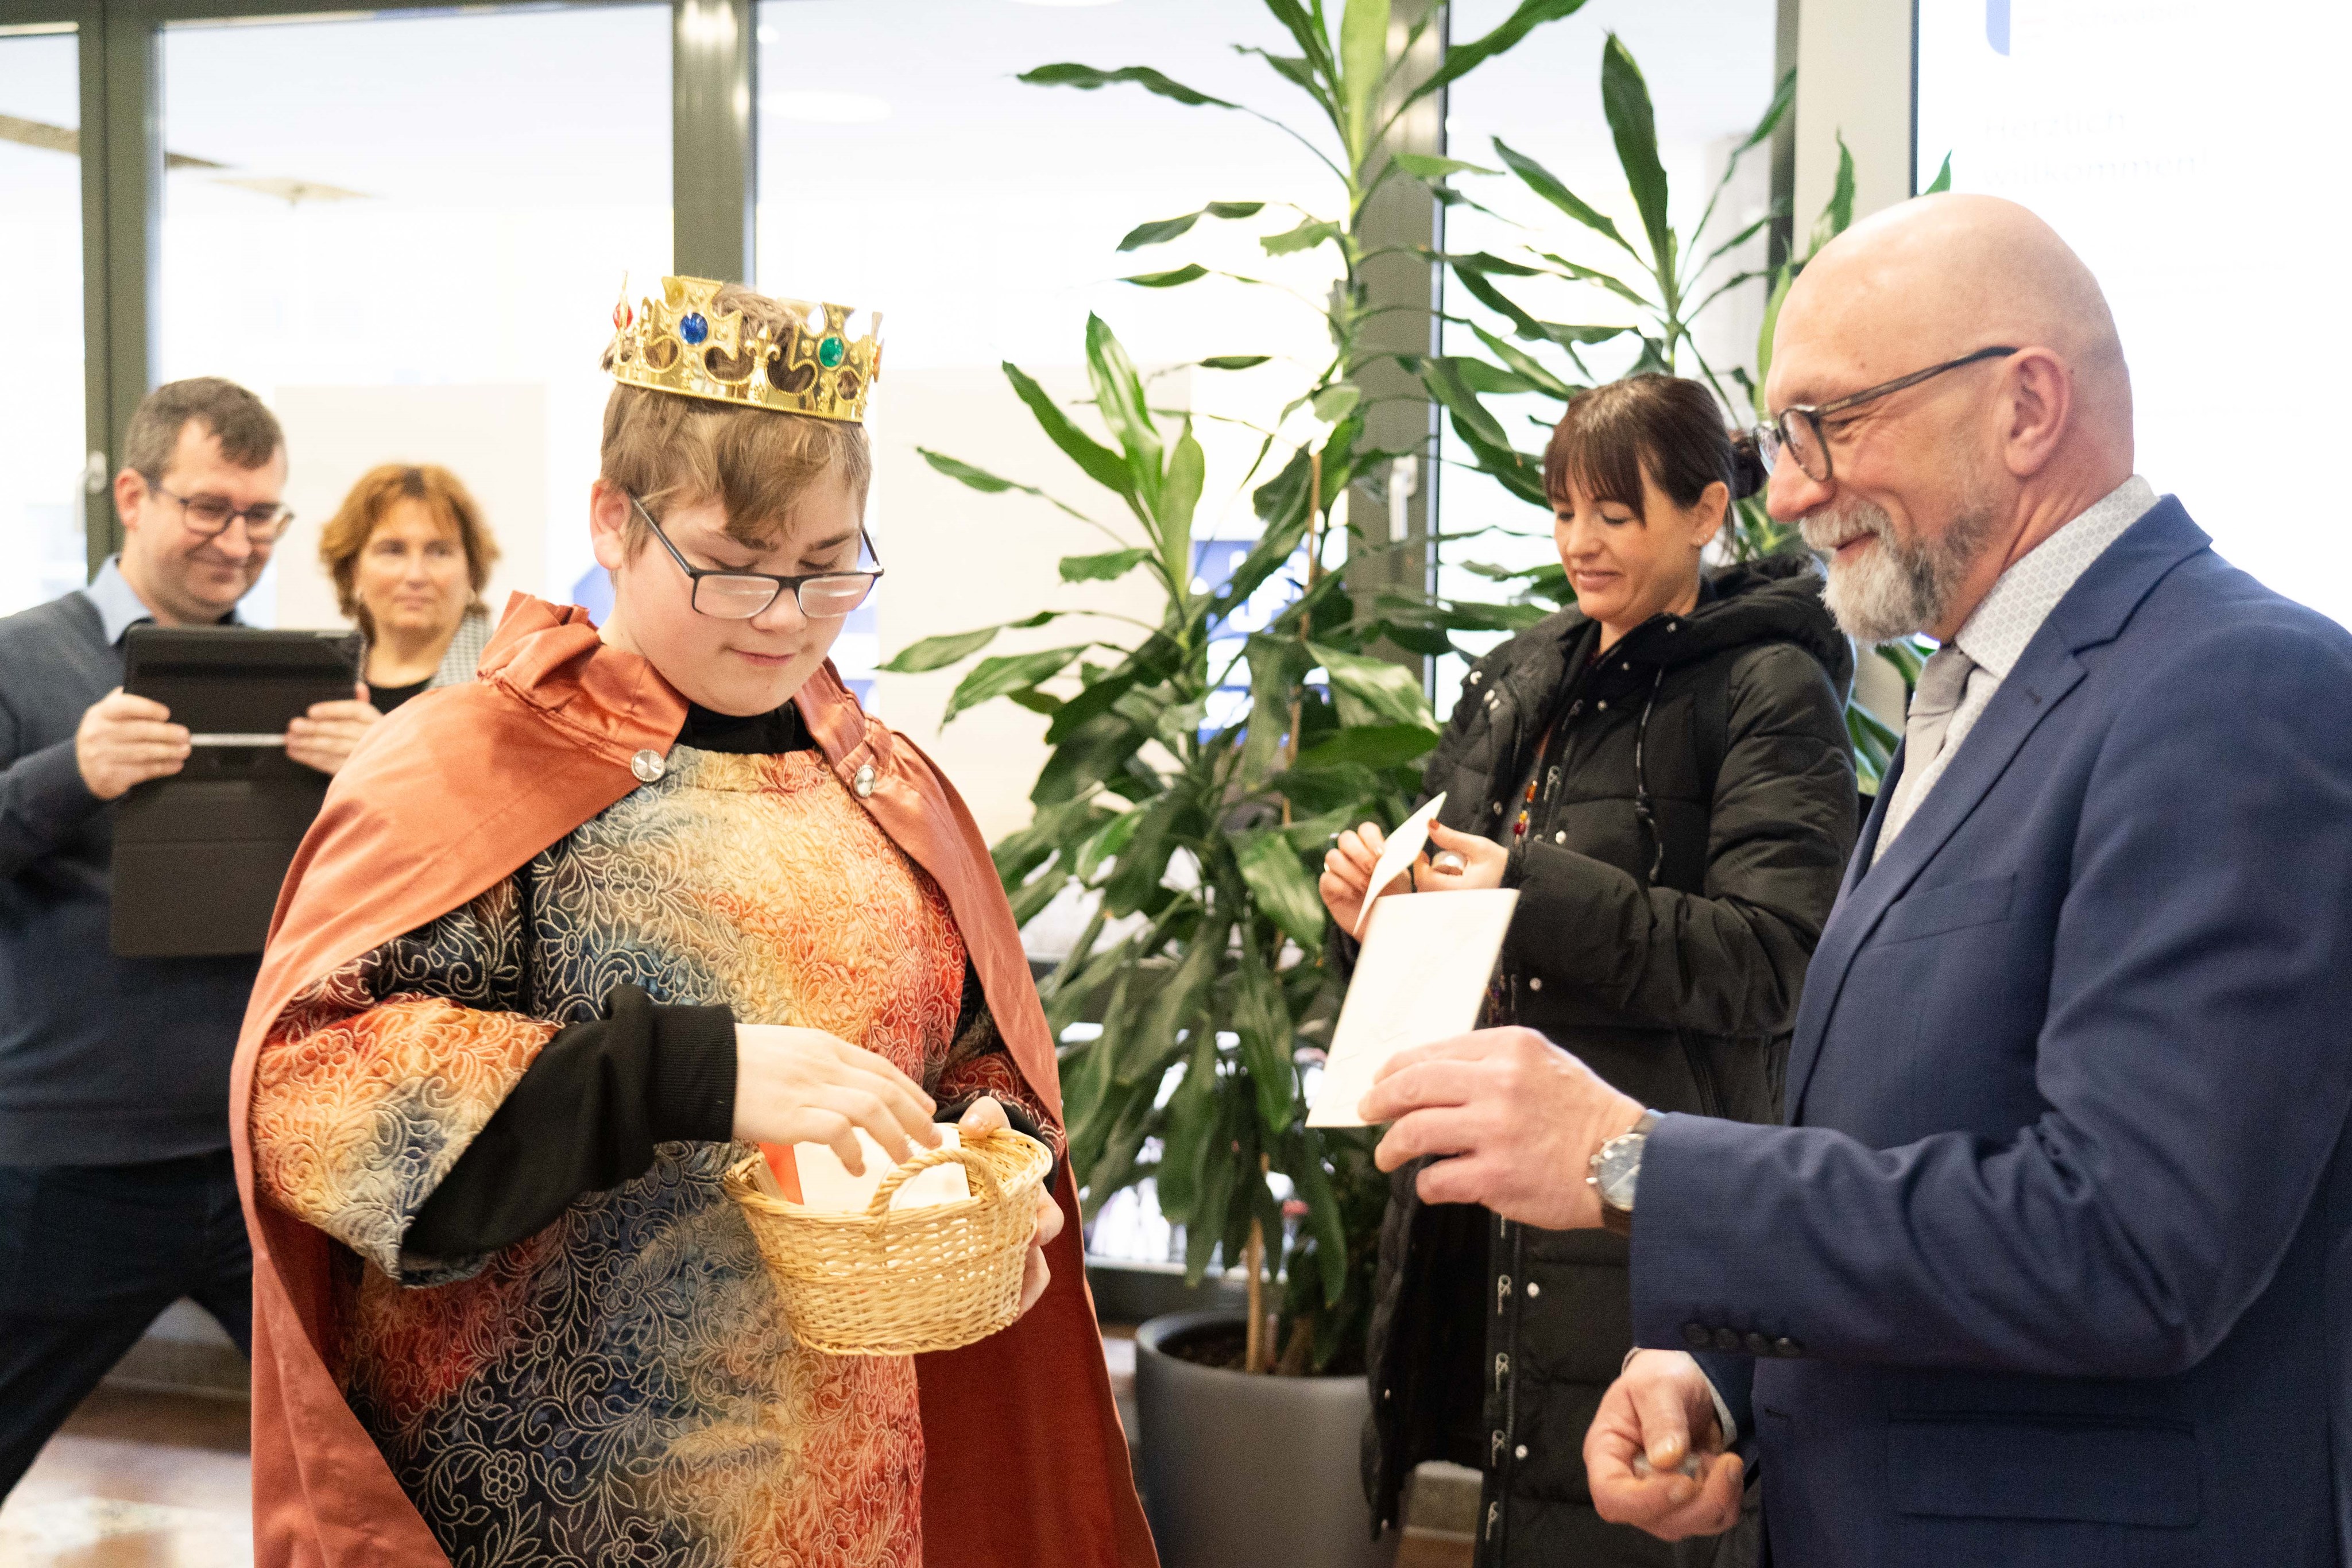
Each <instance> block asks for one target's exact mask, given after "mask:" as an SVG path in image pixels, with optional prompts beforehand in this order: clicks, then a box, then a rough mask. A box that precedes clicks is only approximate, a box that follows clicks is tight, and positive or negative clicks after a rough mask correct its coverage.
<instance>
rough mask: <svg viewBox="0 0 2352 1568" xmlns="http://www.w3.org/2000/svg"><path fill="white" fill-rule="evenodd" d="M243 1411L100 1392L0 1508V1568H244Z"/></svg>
mask: <svg viewBox="0 0 2352 1568" xmlns="http://www.w3.org/2000/svg"><path fill="white" fill-rule="evenodd" d="M247 1421H248V1416H247V1408H246V1406H244V1405H243V1404H242V1403H240V1402H237V1401H235V1400H226V1399H207V1398H197V1397H192V1396H186V1395H173V1394H145V1393H138V1392H134V1391H131V1390H127V1389H119V1388H101V1389H100V1390H99V1391H98V1392H97V1393H96V1394H94V1395H92V1396H90V1397H89V1402H88V1403H86V1404H85V1405H83V1406H82V1407H81V1409H80V1410H79V1411H77V1412H76V1413H75V1415H74V1417H73V1419H72V1420H70V1421H68V1423H66V1427H65V1429H64V1430H63V1431H61V1432H59V1433H58V1435H57V1436H56V1437H53V1438H51V1439H50V1441H49V1446H48V1447H47V1448H44V1449H42V1450H41V1457H40V1458H38V1459H37V1460H35V1461H34V1464H33V1468H32V1469H30V1470H28V1471H26V1475H25V1479H23V1480H22V1481H19V1482H18V1483H17V1485H16V1490H15V1491H13V1492H11V1493H10V1494H9V1496H8V1500H7V1502H6V1503H5V1505H0V1563H6V1564H7V1565H8V1568H248V1565H249V1564H250V1563H252V1562H253V1524H252V1516H251V1512H250V1510H249V1506H248V1502H247V1495H248V1488H249V1485H250V1481H251V1477H252V1464H251V1462H250V1461H249V1459H248V1458H247Z"/></svg>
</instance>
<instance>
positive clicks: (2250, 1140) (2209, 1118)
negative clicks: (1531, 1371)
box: [1633, 497, 2352, 1568]
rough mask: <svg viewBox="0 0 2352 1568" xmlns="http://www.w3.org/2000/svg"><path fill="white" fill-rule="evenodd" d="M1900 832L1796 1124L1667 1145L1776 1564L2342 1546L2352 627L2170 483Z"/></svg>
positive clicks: (1842, 925) (1849, 905) (1855, 872)
mask: <svg viewBox="0 0 2352 1568" xmlns="http://www.w3.org/2000/svg"><path fill="white" fill-rule="evenodd" d="M1881 800H1882V801H1883V800H1885V795H1884V794H1882V795H1881ZM1883 815H1884V807H1883V806H1882V807H1881V809H1880V810H1879V811H1877V812H1874V813H1873V815H1872V818H1871V820H1870V821H1869V822H1868V824H1867V825H1866V826H1865V827H1864V833H1863V841H1862V845H1861V848H1860V849H1859V850H1858V851H1857V852H1856V855H1855V859H1854V863H1853V868H1852V869H1851V870H1850V871H1849V873H1848V875H1847V879H1846V883H1845V886H1844V889H1843V892H1842V894H1841V895H1840V897H1839V901H1838V904H1837V908H1836V911H1835V913H1834V914H1833V915H1832V916H1831V918H1830V922H1829V925H1828V927H1827V929H1826V930H1824V931H1823V932H1822V941H1821V946H1820V949H1819V951H1818V952H1817V953H1816V954H1815V956H1814V958H1813V962H1812V967H1811V971H1810V973H1809V975H1808V976H1807V978H1806V984H1805V994H1804V999H1803V1002H1802V1005H1801V1010H1800V1011H1799V1014H1798V1019H1797V1029H1796V1040H1795V1043H1794V1046H1793V1051H1792V1056H1791V1059H1790V1068H1789V1085H1788V1093H1787V1102H1786V1103H1787V1106H1788V1111H1789V1121H1790V1124H1791V1125H1790V1126H1787V1127H1750V1126H1742V1125H1738V1124H1732V1123H1727V1122H1718V1121H1710V1120H1706V1119H1704V1118H1700V1117H1695V1116H1670V1117H1667V1118H1665V1119H1664V1122H1663V1123H1662V1124H1660V1126H1659V1128H1658V1129H1657V1131H1656V1132H1655V1134H1654V1135H1653V1136H1652V1137H1651V1139H1650V1140H1649V1145H1648V1148H1647V1151H1646V1154H1645V1156H1644V1159H1643V1171H1642V1180H1641V1191H1640V1195H1639V1203H1638V1205H1637V1208H1636V1218H1635V1222H1634V1227H1633V1314H1634V1319H1633V1321H1634V1328H1635V1333H1636V1334H1637V1337H1638V1339H1639V1342H1640V1343H1643V1344H1648V1345H1662V1346H1675V1347H1691V1348H1706V1347H1712V1348H1713V1349H1714V1350H1715V1351H1717V1352H1739V1353H1741V1354H1717V1355H1715V1356H1711V1357H1710V1358H1709V1359H1708V1362H1707V1365H1708V1370H1709V1372H1710V1374H1711V1375H1715V1376H1716V1377H1717V1381H1718V1384H1719V1385H1725V1386H1724V1391H1725V1393H1726V1394H1727V1396H1728V1397H1729V1398H1730V1399H1731V1400H1732V1403H1733V1406H1734V1409H1735V1411H1736V1412H1737V1413H1738V1415H1739V1418H1740V1420H1741V1424H1742V1426H1743V1427H1747V1428H1748V1429H1749V1430H1751V1431H1752V1432H1753V1433H1754V1434H1755V1436H1756V1440H1757V1443H1758V1446H1759V1449H1760V1455H1759V1461H1760V1464H1761V1466H1762V1479H1763V1485H1764V1497H1765V1519H1766V1522H1767V1528H1768V1530H1769V1533H1770V1538H1771V1543H1772V1554H1773V1558H1774V1561H1775V1562H1776V1563H1780V1564H1781V1565H1782V1568H1789V1565H1791V1564H1793V1565H1795V1568H1824V1565H1833V1564H1848V1563H1853V1564H1872V1565H1880V1564H1912V1563H1917V1564H1936V1565H1937V1568H1943V1565H1947V1564H1952V1563H1999V1564H2003V1565H2005V1568H2007V1565H2017V1564H2041V1563H2048V1564H2053V1565H2056V1564H2065V1565H2066V1568H2080V1565H2083V1564H2092V1563H2108V1564H2131V1565H2133V1568H2165V1565H2171V1564H2179V1565H2181V1568H2189V1565H2192V1564H2193V1565H2196V1568H2213V1565H2215V1564H2236V1563H2242V1564H2247V1565H2248V1568H2256V1565H2259V1568H2288V1565H2290V1564H2313V1565H2319V1564H2336V1565H2342V1564H2345V1563H2352V1140H2347V1131H2346V1128H2347V1108H2352V636H2347V633H2346V632H2344V631H2343V630H2342V629H2341V628H2339V627H2337V626H2336V625H2335V624H2334V623H2332V622H2328V621H2326V620H2325V619H2324V618H2322V617H2320V616H2319V615H2317V614H2315V613H2314V612H2311V611H2308V610H2305V609H2303V608H2300V607H2298V606H2296V605H2294V604H2292V603H2290V602H2288V601H2285V600H2284V599H2282V598H2280V597H2279V596H2278V595H2276V594H2274V593H2272V592H2270V591H2268V590H2266V589H2264V588H2263V587H2261V586H2260V585H2259V584H2257V583H2256V582H2254V581H2253V580H2252V579H2251V578H2249V577H2247V576H2246V575H2245V574H2244V573H2242V572H2241V571H2239V570H2236V569H2234V568H2232V567H2231V566H2229V565H2228V564H2226V563H2225V562H2223V561H2222V560H2221V559H2219V558H2218V557H2216V556H2215V555H2214V554H2213V552H2212V550H2211V549H2210V541H2209V540H2208V539H2207V538H2206V537H2205V535H2204V534H2203V533H2202V532H2200V530H2199V529H2198V528H2197V526H2196V525H2195V524H2194V523H2192V522H2191V521H2190V520H2189V517H2188V514H2187V513H2186V512H2184V511H2183V510H2182V509H2181V507H2180V505H2179V502H2178V501H2175V500H2173V499H2171V498H2170V497H2167V498H2166V499H2165V500H2163V501H2162V502H2160V503H2159V504H2158V506H2156V507H2154V508H2153V509H2151V510H2150V511H2149V512H2148V513H2147V515H2146V516H2145V517H2141V518H2140V519H2139V521H2138V522H2137V523H2135V524H2134V525H2133V526H2132V527H2131V528H2129V529H2128V530H2127V531H2126V533H2125V534H2124V535H2123V537H2122V538H2119V539H2118V540H2117V541H2116V543H2115V544H2114V545H2113V546H2112V547H2110V548H2109V549H2107V550H2106V552H2105V554H2103V555H2102V556H2101V557H2100V558H2099V559H2097V560H2095V562H2093V563H2092V565H2091V567H2090V569H2089V570H2087V571H2086V572H2084V575H2083V577H2082V578H2081V579H2080V580H2078V581H2077V582H2076V583H2075V585H2074V589H2073V590H2072V591H2070V592H2069V593H2068V594H2067V595H2066V597H2065V598H2064V599H2063V601H2061V602H2060V603H2059V604H2058V606H2057V607H2056V609H2055V610H2053V612H2052V613H2051V615H2050V618H2049V620H2048V621H2047V622H2045V623H2044V624H2043V625H2042V629H2041V631H2040V632H2039V633H2038V634H2037V635H2036V636H2035V637H2034V639H2033V641H2032V643H2031V644H2030V645H2029V646H2028V647H2027V649H2026V651H2025V653H2024V654H2023V655H2022V657H2021V659H2020V660H2019V662H2018V664H2017V666H2016V667H2015V669H2013V670H2012V671H2011V673H2010V674H2009V676H2008V678H2007V679H2006V680H2004V681H2003V682H2002V683H2001V685H2000V690H1999V691H1998V693H1996V694H1995V695H1994V697H1993V699H1992V702H1991V704H1990V706H1988V707H1987V708H1986V709H1985V712H1984V715H1983V716H1982V718H1981V719H1980V720H1979V722H1978V724H1977V726H1976V727H1975V729H1974V730H1973V731H1972V732H1971V733H1970V734H1969V736H1968V737H1967V738H1966V740H1965V741H1964V742H1963V743H1962V745H1961V747H1960V749H1959V750H1958V753H1957V754H1956V755H1955V756H1954V757H1953V759H1952V762H1951V764H1950V766H1949V768H1948V769H1947V770H1946V772H1945V774H1944V776H1943V777H1942V778H1941V779H1939V780H1938V781H1937V784H1936V787H1935V789H1933V791H1932V792H1930V793H1929V795H1928V796H1927V799H1926V800H1925V801H1924V802H1922V804H1921V806H1920V808H1919V810H1918V811H1917V813H1916V815H1915V816H1914V817H1913V818H1912V819H1911V821H1910V823H1909V824H1908V825H1907V826H1906V828H1905V829H1904V831H1903V832H1902V833H1901V834H1900V835H1899V836H1898V837H1897V838H1896V839H1895V841H1893V843H1892V844H1891V845H1889V847H1888V850H1887V852H1886V854H1885V858H1884V859H1882V860H1881V861H1879V862H1878V863H1877V864H1876V865H1875V866H1872V865H1871V858H1870V857H1871V851H1872V847H1873V845H1874V843H1875V842H1876V841H1877V834H1878V829H1879V823H1880V821H1881V818H1882V817H1883ZM1751 1373H1752V1385H1751V1383H1750V1377H1749V1375H1750V1374H1751Z"/></svg>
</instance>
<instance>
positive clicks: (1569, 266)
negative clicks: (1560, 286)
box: [1539, 251, 1658, 310]
mask: <svg viewBox="0 0 2352 1568" xmlns="http://www.w3.org/2000/svg"><path fill="white" fill-rule="evenodd" d="M1539 254H1541V255H1542V256H1543V258H1544V259H1545V260H1546V261H1548V262H1549V263H1551V264H1552V266H1554V267H1558V268H1559V272H1560V276H1562V277H1572V278H1575V279H1576V280H1578V281H1579V282H1581V283H1597V284H1599V285H1601V287H1603V288H1606V289H1607V290H1609V292H1610V293H1612V294H1614V295H1615V296H1617V298H1620V299H1622V300H1623V301H1625V303H1627V304H1628V305H1632V306H1634V307H1636V308H1640V309H1643V310H1655V309H1656V308H1658V307H1657V305H1656V303H1655V302H1654V301H1653V300H1651V299H1648V298H1643V295H1642V292H1641V291H1640V290H1639V289H1637V288H1634V287H1632V286H1631V285H1629V284H1627V283H1625V282H1623V281H1622V280H1621V279H1619V278H1615V277H1610V276H1609V274H1607V273H1605V272H1596V271H1594V270H1593V269H1592V268H1591V267H1585V266H1583V265H1581V264H1580V263H1578V262H1573V261H1570V260H1569V259H1568V258H1567V257H1566V256H1554V255H1553V254H1552V253H1551V252H1549V251H1544V252H1541V253H1539Z"/></svg>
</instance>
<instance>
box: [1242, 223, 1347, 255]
mask: <svg viewBox="0 0 2352 1568" xmlns="http://www.w3.org/2000/svg"><path fill="white" fill-rule="evenodd" d="M1338 236H1339V225H1338V224H1335V223H1332V222H1330V221H1328V219H1322V218H1309V219H1307V221H1306V222H1305V223H1303V224H1300V225H1298V226H1297V228H1295V229H1285V230H1284V231H1283V232H1282V233H1280V234H1278V235H1266V236H1265V238H1264V239H1261V240H1259V241H1258V242H1257V243H1258V244H1259V246H1261V247H1263V248H1264V249H1265V254H1266V255H1268V256H1288V255H1290V254H1291V253H1292V252H1294V251H1301V250H1313V249H1314V248H1315V247H1316V246H1318V245H1321V244H1322V243H1323V242H1324V241H1325V240H1328V239H1335V238H1337V237H1338Z"/></svg>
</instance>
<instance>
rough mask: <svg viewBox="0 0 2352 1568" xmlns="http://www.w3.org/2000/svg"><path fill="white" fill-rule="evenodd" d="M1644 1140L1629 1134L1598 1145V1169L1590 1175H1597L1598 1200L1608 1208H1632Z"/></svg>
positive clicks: (1640, 1166)
mask: <svg viewBox="0 0 2352 1568" xmlns="http://www.w3.org/2000/svg"><path fill="white" fill-rule="evenodd" d="M1647 1141H1648V1140H1646V1139H1643V1138H1640V1137H1636V1136H1633V1135H1632V1134H1627V1135H1626V1136H1624V1137H1621V1138H1612V1139H1610V1140H1609V1142H1608V1143H1607V1144H1605V1145H1602V1146H1601V1161H1600V1168H1599V1169H1598V1170H1597V1171H1595V1172H1594V1173H1593V1174H1594V1175H1596V1176H1599V1177H1600V1178H1601V1179H1600V1190H1601V1201H1602V1202H1604V1203H1606V1204H1608V1205H1609V1207H1612V1208H1623V1209H1631V1208H1632V1207H1633V1188H1634V1185H1635V1183H1636V1182H1637V1181H1638V1180H1639V1178H1640V1176H1641V1175H1642V1145H1643V1144H1644V1143H1646V1142H1647Z"/></svg>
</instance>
